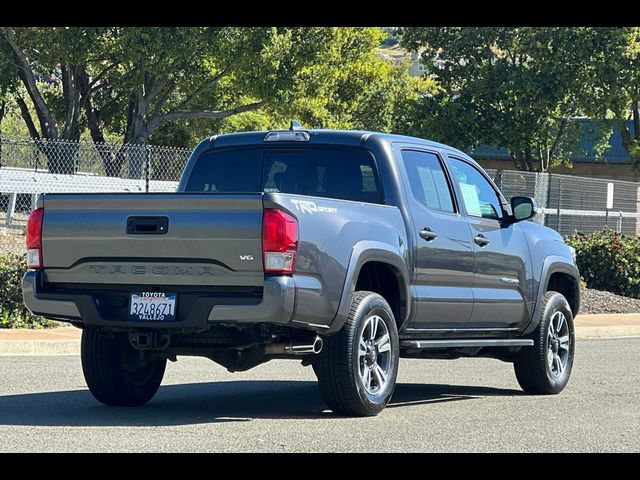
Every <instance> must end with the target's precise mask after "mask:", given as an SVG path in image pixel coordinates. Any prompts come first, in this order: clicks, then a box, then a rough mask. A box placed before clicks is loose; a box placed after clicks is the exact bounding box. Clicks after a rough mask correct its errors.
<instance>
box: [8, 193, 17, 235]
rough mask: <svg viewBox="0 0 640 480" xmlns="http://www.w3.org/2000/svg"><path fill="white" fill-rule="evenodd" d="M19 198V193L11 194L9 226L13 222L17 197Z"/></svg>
mask: <svg viewBox="0 0 640 480" xmlns="http://www.w3.org/2000/svg"><path fill="white" fill-rule="evenodd" d="M17 198H18V194H17V193H10V194H9V205H8V206H7V227H10V226H11V224H12V223H13V215H14V214H15V211H16V199H17Z"/></svg>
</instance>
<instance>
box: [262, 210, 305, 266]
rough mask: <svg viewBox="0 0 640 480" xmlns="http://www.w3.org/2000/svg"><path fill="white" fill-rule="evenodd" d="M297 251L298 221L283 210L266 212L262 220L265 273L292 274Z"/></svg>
mask: <svg viewBox="0 0 640 480" xmlns="http://www.w3.org/2000/svg"><path fill="white" fill-rule="evenodd" d="M297 249H298V220H296V219H295V218H294V217H292V216H291V215H289V214H288V213H286V212H283V211H282V210H273V209H267V210H265V211H264V217H263V219H262V252H263V257H264V271H265V273H280V274H284V275H290V274H292V273H293V269H294V268H295V264H296V250H297Z"/></svg>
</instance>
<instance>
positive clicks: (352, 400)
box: [314, 291, 399, 417]
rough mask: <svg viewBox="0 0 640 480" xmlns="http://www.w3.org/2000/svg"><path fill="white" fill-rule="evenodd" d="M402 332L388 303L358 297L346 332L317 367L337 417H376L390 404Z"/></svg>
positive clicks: (374, 297)
mask: <svg viewBox="0 0 640 480" xmlns="http://www.w3.org/2000/svg"><path fill="white" fill-rule="evenodd" d="M398 359H399V343H398V329H397V327H396V322H395V319H394V316H393V312H392V311H391V308H390V307H389V304H388V303H387V302H386V300H385V299H384V298H383V297H381V296H380V295H378V294H377V293H372V292H364V291H363V292H356V293H355V294H354V296H353V300H352V303H351V309H350V311H349V317H348V319H347V321H346V323H345V324H344V326H343V328H342V330H340V331H339V332H337V333H336V334H335V335H332V336H331V337H329V338H328V339H327V341H326V342H325V346H324V348H323V349H322V351H321V352H320V354H318V356H317V358H316V359H315V362H314V370H315V372H316V375H317V376H318V383H319V385H320V391H321V392H322V396H323V397H324V400H325V402H326V403H327V405H328V406H329V408H331V410H333V411H334V412H335V413H338V414H342V415H354V416H362V417H364V416H373V415H377V414H378V413H380V412H381V411H382V410H383V409H384V407H385V406H386V405H387V403H389V400H390V399H391V395H392V394H393V391H394V389H395V385H396V377H397V375H398V362H399V360H398Z"/></svg>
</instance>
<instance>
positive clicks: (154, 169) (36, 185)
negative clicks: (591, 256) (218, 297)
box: [0, 137, 640, 235]
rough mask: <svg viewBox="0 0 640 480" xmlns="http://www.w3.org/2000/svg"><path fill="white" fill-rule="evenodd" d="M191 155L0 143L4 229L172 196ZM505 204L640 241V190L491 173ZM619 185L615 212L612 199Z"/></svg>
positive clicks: (562, 228)
mask: <svg viewBox="0 0 640 480" xmlns="http://www.w3.org/2000/svg"><path fill="white" fill-rule="evenodd" d="M190 153H191V149H188V148H175V147H162V146H155V145H119V144H110V143H104V144H94V143H93V142H91V141H81V142H69V141H63V140H55V141H52V140H37V141H36V140H31V139H16V138H1V137H0V226H17V227H24V225H25V221H26V217H27V215H28V213H29V212H30V211H31V210H32V208H33V205H34V202H35V199H36V197H37V195H38V194H39V193H43V192H44V193H55V192H146V191H148V192H170V191H173V190H175V188H176V186H177V184H178V180H179V179H180V175H181V174H182V170H183V168H184V165H185V163H186V161H187V158H188V157H189V155H190ZM487 172H488V173H489V175H491V177H492V178H493V179H494V181H495V182H496V184H497V185H498V186H499V187H500V189H501V190H502V192H503V193H504V195H505V197H506V198H507V200H508V199H510V198H511V197H513V196H516V195H525V196H530V197H534V198H535V199H536V201H537V203H538V206H539V207H540V209H539V214H538V215H536V216H535V217H534V221H536V222H538V223H541V224H544V225H547V226H549V227H551V228H554V229H556V230H557V231H558V232H560V233H561V234H563V235H567V234H571V233H573V232H574V231H579V232H583V233H589V232H593V231H595V230H599V229H601V228H602V227H604V226H605V225H609V226H610V227H612V228H614V229H616V230H619V231H623V232H625V233H630V234H635V235H638V234H640V218H639V217H640V215H639V213H638V212H639V211H640V197H639V195H640V193H639V186H640V183H636V182H625V181H619V180H618V181H614V180H603V179H596V178H586V177H575V176H570V175H559V174H549V173H534V172H521V171H514V170H487ZM609 184H613V205H612V208H607V192H608V190H609V189H610V188H611V187H610V186H609Z"/></svg>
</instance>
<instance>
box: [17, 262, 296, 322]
mask: <svg viewBox="0 0 640 480" xmlns="http://www.w3.org/2000/svg"><path fill="white" fill-rule="evenodd" d="M41 275H42V273H41V272H38V271H29V272H27V273H25V275H24V277H23V280H22V296H23V298H24V303H25V305H26V307H27V308H28V309H29V311H30V312H31V313H33V314H35V315H41V316H43V317H47V318H52V319H55V320H62V321H66V322H71V323H81V324H85V325H92V326H102V327H118V328H151V329H162V330H171V329H205V328H208V327H209V326H210V325H215V324H219V323H273V324H280V325H285V324H288V323H289V321H290V320H291V317H292V315H293V311H294V305H295V290H296V289H295V281H294V279H293V278H292V277H286V276H274V277H265V281H264V287H263V295H262V299H261V301H260V302H258V303H256V302H255V301H253V302H244V303H238V304H235V303H233V300H229V299H222V298H219V299H216V298H211V297H203V298H197V299H196V300H195V301H193V302H192V304H191V305H190V308H189V311H188V313H186V314H185V315H183V316H182V318H181V319H180V320H179V321H176V322H140V321H131V320H128V319H126V318H125V319H121V318H113V316H112V317H111V318H109V317H108V316H106V315H104V314H101V311H100V309H99V308H98V305H97V302H96V298H95V296H94V295H92V294H90V293H66V292H62V293H58V292H56V293H51V292H47V291H44V290H43V289H42V287H41V285H42V280H41ZM178 302H180V299H178ZM178 310H180V304H178Z"/></svg>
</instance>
